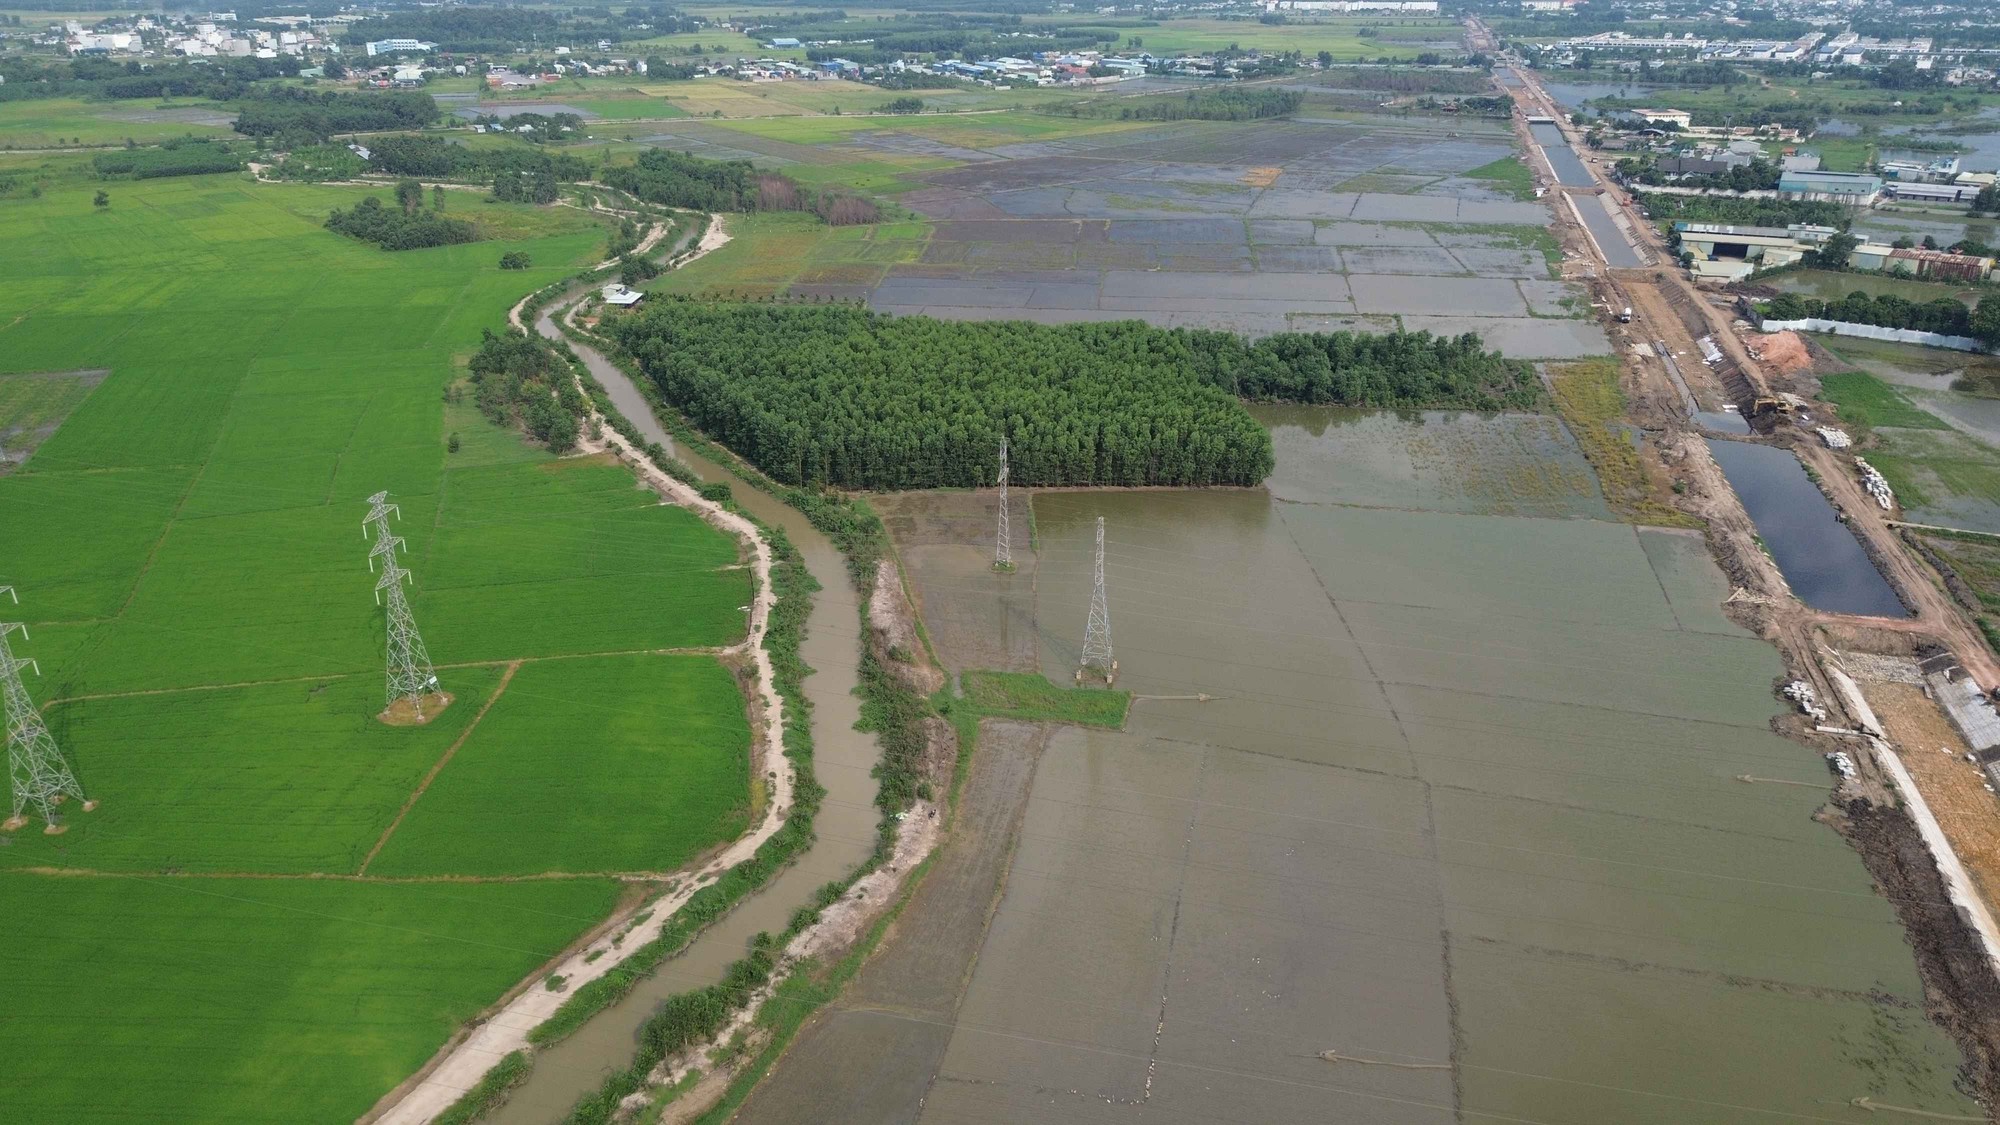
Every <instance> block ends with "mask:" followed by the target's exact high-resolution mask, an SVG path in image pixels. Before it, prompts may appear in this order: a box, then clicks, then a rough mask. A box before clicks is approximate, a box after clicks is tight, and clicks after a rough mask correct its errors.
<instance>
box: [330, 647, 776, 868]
mask: <svg viewBox="0 0 2000 1125" xmlns="http://www.w3.org/2000/svg"><path fill="white" fill-rule="evenodd" d="M749 762H750V726H749V721H748V720H747V719H746V718H745V716H744V711H743V694H742V692H740V691H739V690H737V686H736V680H735V678H734V677H733V676H731V675H730V674H729V672H728V670H727V669H725V668H723V666H722V665H721V664H720V663H718V662H717V661H716V660H715V659H714V658H712V657H707V656H649V655H634V656H599V657H589V658H585V659H580V660H545V661H538V662H535V663H531V664H526V665H523V666H522V667H521V669H520V670H519V671H518V672H516V673H515V674H514V677H513V679H512V680H511V681H509V682H508V684H507V687H506V689H505V690H504V691H503V692H502V693H501V695H500V698H499V699H498V700H497V701H496V702H495V703H494V705H493V709H492V710H491V711H489V712H488V713H487V715H486V717H485V719H483V720H482V721H481V722H480V724H479V726H478V728H477V729H476V730H474V731H473V732H472V736H471V737H470V738H468V739H466V741H465V744H464V745H463V746H461V747H459V749H458V753H457V754H455V755H454V756H453V757H452V760H451V762H450V763H449V764H447V765H446V766H445V768H444V770H443V771H442V772H440V773H439V774H438V776H437V779H436V780H435V781H433V782H432V783H431V785H430V788H429V789H427V790H425V791H424V795H423V797H422V798H421V799H420V800H418V801H417V803H416V805H415V806H414V807H412V808H411V810H410V813H409V815H408V816H407V817H405V818H404V820H403V823H402V824H401V825H400V826H399V827H398V828H397V829H396V833H395V835H393V836H391V837H390V839H389V843H388V845H387V846H386V847H385V848H383V849H382V853H381V855H380V856H378V857H377V859H376V861H375V863H374V864H373V866H371V867H370V868H369V870H370V871H371V872H373V873H375V874H379V875H436V874H458V873H462V874H473V875H528V874H540V873H544V872H552V871H564V872H572V873H575V872H600V871H670V870H673V869H674V868H676V867H678V866H680V865H681V864H683V863H685V862H686V861H687V860H688V859H690V858H692V857H693V856H695V855H696V854H698V853H700V852H701V851H703V850H704V849H706V848H709V847H711V846H713V845H715V844H717V843H719V842H721V841H723V840H727V839H731V838H734V837H735V836H737V835H739V834H740V833H741V832H742V831H743V829H744V828H745V827H746V826H747V824H748V821H749V792H750V788H749V787H750V767H749Z"/></svg>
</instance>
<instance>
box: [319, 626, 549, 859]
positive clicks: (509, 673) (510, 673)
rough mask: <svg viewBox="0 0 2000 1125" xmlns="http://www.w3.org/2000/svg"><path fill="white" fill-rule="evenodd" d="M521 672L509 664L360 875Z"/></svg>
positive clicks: (517, 664) (378, 839)
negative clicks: (515, 674)
mask: <svg viewBox="0 0 2000 1125" xmlns="http://www.w3.org/2000/svg"><path fill="white" fill-rule="evenodd" d="M520 670H521V662H520V661H518V660H515V661H511V662H510V663H508V665H507V670H506V671H505V672H502V673H501V674H500V682H499V683H498V684H496V685H495V686H494V688H493V694H491V695H489V696H487V697H486V702H485V703H483V704H481V705H480V707H479V713H478V714H476V715H474V716H473V717H472V721H471V722H469V723H467V724H465V729H464V730H462V731H459V732H458V737H457V738H454V739H452V740H451V745H450V746H447V747H445V750H444V753H443V754H440V755H439V756H438V760H437V762H436V763H434V764H433V765H432V766H431V768H430V772H429V773H426V774H425V775H424V779H423V780H422V781H420V782H418V783H417V787H416V788H415V789H412V790H411V791H410V796H409V799H407V800H405V801H404V802H403V807H402V808H400V809H397V810H396V819H394V820H392V821H390V822H389V827H387V828H384V829H383V830H382V835H380V836H378V837H376V838H375V846H374V847H372V848H369V849H368V854H367V855H366V856H364V857H362V860H361V867H360V869H359V870H358V871H357V872H356V874H360V875H366V874H368V865H369V864H371V863H374V862H375V857H376V856H378V855H380V854H382V848H383V846H384V845H386V844H387V843H388V842H389V837H391V836H394V835H395V834H396V829H398V828H400V827H402V825H403V818H404V817H406V816H409V815H410V810H411V809H413V808H415V807H416V804H417V802H418V801H420V800H423V796H424V791H425V790H426V789H429V788H430V787H431V782H433V781H436V780H437V775H438V774H440V773H443V772H444V768H445V767H446V766H448V765H450V764H451V760H452V758H453V757H454V756H455V755H457V753H458V748H459V747H461V746H463V745H465V740H466V739H468V738H471V737H472V732H473V731H475V730H478V729H479V723H480V720H482V719H484V718H486V713H487V712H488V711H491V710H493V705H494V704H495V703H498V702H500V697H501V696H502V695H505V694H507V685H508V684H511V683H513V682H514V673H516V672H519V671H520Z"/></svg>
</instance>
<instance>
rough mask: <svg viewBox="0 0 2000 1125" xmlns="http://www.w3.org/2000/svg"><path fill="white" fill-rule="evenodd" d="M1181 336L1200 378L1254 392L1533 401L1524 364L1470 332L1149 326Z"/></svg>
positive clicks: (1405, 405)
mask: <svg viewBox="0 0 2000 1125" xmlns="http://www.w3.org/2000/svg"><path fill="white" fill-rule="evenodd" d="M1151 331H1153V332H1156V333H1160V334H1161V335H1163V336H1167V337H1172V338H1178V339H1179V340H1185V341H1186V343H1185V345H1177V346H1175V347H1174V348H1173V350H1172V351H1171V352H1170V353H1169V354H1170V355H1171V356H1172V358H1173V359H1174V360H1176V361H1180V362H1185V363H1186V364H1187V365H1188V367H1189V368H1190V369H1191V370H1192V371H1193V372H1194V373H1195V375H1196V376H1197V377H1198V378H1200V379H1201V380H1202V381H1204V382H1207V383H1211V384H1213V385H1215V386H1218V387H1221V388H1222V389H1223V390H1226V391H1228V392H1229V393H1231V394H1234V395H1240V396H1242V397H1243V398H1247V399H1254V400H1256V401H1259V402H1303V403H1311V404H1315V405H1336V406H1378V407H1389V408H1395V409H1423V408H1430V407H1457V408H1462V409H1468V410H1506V409H1518V408H1525V407H1530V406H1533V405H1534V404H1535V403H1536V402H1537V401H1538V399H1539V398H1540V395H1541V391H1540V384H1539V383H1538V382H1537V381H1536V379H1535V374H1534V372H1533V371H1532V370H1531V369H1530V368H1529V367H1528V365H1527V364H1525V363H1522V362H1521V361H1519V360H1514V359H1505V358H1502V357H1501V355H1500V353H1498V352H1493V351H1488V350H1486V346H1485V345H1484V344H1483V343H1482V342H1481V341H1480V339H1479V337H1478V336H1477V335H1476V334H1474V333H1471V332H1466V333H1463V334H1461V335H1458V336H1433V335H1431V334H1430V333H1428V332H1384V333H1369V332H1280V333H1275V334H1273V335H1270V336H1265V337H1263V338H1262V339H1260V340H1257V341H1255V342H1250V341H1246V340H1244V339H1243V338H1242V337H1240V336H1237V335H1236V334H1235V333H1232V332H1220V331H1216V330H1214V329H1173V330H1171V331H1168V330H1165V329H1152V330H1151Z"/></svg>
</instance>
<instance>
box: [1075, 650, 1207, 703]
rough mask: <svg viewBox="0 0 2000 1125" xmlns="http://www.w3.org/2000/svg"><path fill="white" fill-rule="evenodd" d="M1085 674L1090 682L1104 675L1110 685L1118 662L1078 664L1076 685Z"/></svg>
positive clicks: (1115, 677)
mask: <svg viewBox="0 0 2000 1125" xmlns="http://www.w3.org/2000/svg"><path fill="white" fill-rule="evenodd" d="M1085 676H1088V677H1089V678H1090V682H1091V683H1096V682H1097V678H1098V677H1099V676H1102V677H1104V686H1105V687H1110V686H1111V685H1113V684H1115V683H1117V682H1118V662H1117V661H1116V660H1114V661H1112V662H1111V667H1109V668H1099V667H1097V666H1096V665H1091V664H1084V665H1078V666H1077V669H1076V686H1078V687H1082V686H1083V680H1084V677H1085ZM1181 698H1183V699H1193V698H1194V697H1193V696H1191V695H1190V696H1182V697H1181ZM1207 699H1208V697H1207V696H1202V700H1203V702H1206V701H1207Z"/></svg>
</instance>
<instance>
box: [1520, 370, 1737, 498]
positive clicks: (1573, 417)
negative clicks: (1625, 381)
mask: <svg viewBox="0 0 2000 1125" xmlns="http://www.w3.org/2000/svg"><path fill="white" fill-rule="evenodd" d="M1551 384H1552V385H1551V390H1552V392H1553V395H1554V398H1555V403H1556V412H1557V413H1559V414H1561V415H1562V419H1563V421H1564V423H1566V424H1567V425H1568V426H1569V431H1570V433H1571V434H1572V435H1573V436H1575V438H1576V443H1577V445H1579V446H1581V447H1582V449H1583V455H1584V457H1585V458H1586V459H1588V460H1589V461H1590V467H1591V468H1592V469H1595V470H1596V471H1597V481H1598V484H1599V485H1600V486H1601V487H1602V488H1603V489H1604V499H1605V501H1606V502H1607V503H1609V504H1610V505H1611V510H1612V511H1613V512H1615V513H1617V515H1618V518H1620V519H1622V520H1624V521H1626V522H1627V523H1637V524H1646V525H1649V526H1653V527H1695V528H1698V527H1701V526H1702V523H1701V521H1700V520H1698V519H1696V518H1694V517H1693V516H1690V515H1688V514H1687V513H1685V512H1682V511H1680V510H1678V509H1676V508H1674V507H1673V506H1671V505H1669V504H1666V503H1663V502H1661V501H1660V500H1658V499H1655V498H1654V495H1653V484H1652V480H1651V479H1650V477H1649V475H1648V474H1647V472H1646V464H1645V462H1644V461H1641V460H1640V459H1639V450H1638V448H1637V447H1636V446H1634V445H1633V443H1632V439H1631V438H1630V437H1628V436H1627V431H1626V430H1625V428H1624V426H1623V424H1622V423H1623V419H1624V417H1625V394H1624V392H1623V391H1621V390H1619V388H1618V364H1617V362H1616V361H1615V360H1610V359H1586V360H1582V361H1579V362H1577V363H1570V364H1565V365H1563V366H1561V367H1557V368H1554V369H1553V370H1552V379H1551Z"/></svg>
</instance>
